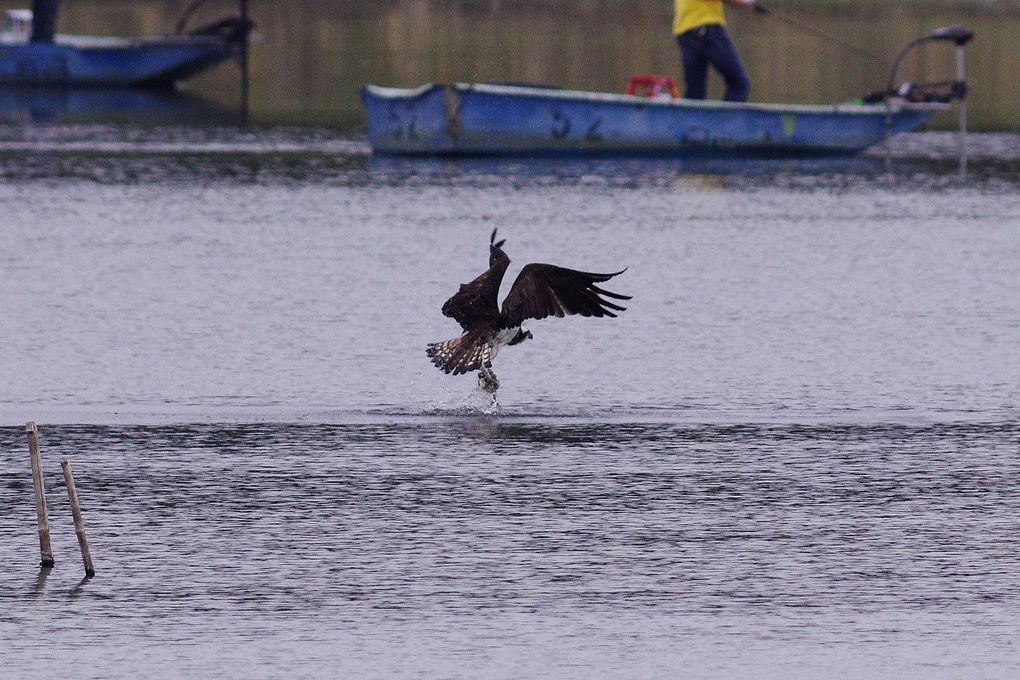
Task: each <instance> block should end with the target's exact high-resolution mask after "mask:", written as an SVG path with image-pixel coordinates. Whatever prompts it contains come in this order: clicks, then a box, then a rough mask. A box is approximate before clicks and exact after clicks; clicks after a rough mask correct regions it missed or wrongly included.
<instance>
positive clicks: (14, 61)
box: [0, 0, 251, 87]
mask: <svg viewBox="0 0 1020 680" xmlns="http://www.w3.org/2000/svg"><path fill="white" fill-rule="evenodd" d="M57 4H58V3H57V0H36V1H35V3H34V4H33V9H32V10H8V11H7V12H6V14H5V17H4V22H3V26H2V28H0V85H17V86H26V85H28V86H61V87H96V86H103V87H167V86H172V85H173V84H175V83H176V82H177V81H179V80H182V79H184V78H188V77H190V76H193V75H195V74H196V73H200V72H201V71H204V70H206V69H208V68H211V67H213V66H215V65H216V64H219V63H220V62H222V61H224V60H226V59H228V58H230V57H233V56H235V55H238V54H240V53H241V50H242V49H243V45H244V44H245V41H246V40H247V35H248V31H249V30H250V28H251V24H250V22H248V21H247V19H241V18H236V17H234V18H227V19H223V20H221V21H218V22H216V23H214V24H210V25H209V26H205V27H203V28H200V29H197V30H195V31H191V32H189V33H183V32H182V33H179V34H171V35H160V36H146V37H137V38H118V37H105V36H77V35H61V34H56V33H55V31H54V27H55V24H56V12H57Z"/></svg>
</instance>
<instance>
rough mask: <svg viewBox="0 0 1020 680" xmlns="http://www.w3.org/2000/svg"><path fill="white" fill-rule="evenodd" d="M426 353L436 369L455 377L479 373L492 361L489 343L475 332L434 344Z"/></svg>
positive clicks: (426, 349) (427, 348)
mask: <svg viewBox="0 0 1020 680" xmlns="http://www.w3.org/2000/svg"><path fill="white" fill-rule="evenodd" d="M425 353H426V354H427V355H428V356H429V357H430V358H431V359H432V363H433V364H435V365H436V368H438V369H440V370H442V371H445V372H446V373H452V374H453V375H459V374H461V373H468V372H470V371H477V370H478V369H480V368H481V367H482V366H483V365H490V364H491V361H492V353H491V350H490V349H489V343H488V342H486V341H485V337H484V335H483V334H481V333H477V332H474V331H469V332H467V333H465V334H464V335H462V336H460V337H459V338H454V339H453V340H446V341H445V342H433V343H431V344H430V345H429V346H428V347H426V348H425Z"/></svg>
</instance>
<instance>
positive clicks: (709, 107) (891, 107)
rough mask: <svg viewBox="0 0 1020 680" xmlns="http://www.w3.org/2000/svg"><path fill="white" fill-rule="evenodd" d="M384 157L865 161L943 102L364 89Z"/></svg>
mask: <svg viewBox="0 0 1020 680" xmlns="http://www.w3.org/2000/svg"><path fill="white" fill-rule="evenodd" d="M362 98H363V101H364V105H365V112H366V119H367V123H368V140H369V143H370V144H371V146H372V150H373V151H374V152H375V153H377V154H383V155H412V156H511V155H596V156H597V155H661V156H684V155H711V156H719V155H735V156H763V157H772V156H825V155H830V156H831V155H849V154H854V153H857V152H858V151H861V150H862V149H865V148H867V147H869V146H872V145H873V144H876V143H878V142H881V141H882V140H883V139H885V138H886V136H887V135H892V134H896V133H899V132H903V131H906V130H912V129H914V128H916V127H918V126H920V125H922V124H924V123H925V122H927V121H928V120H929V119H930V118H931V116H932V115H933V114H934V113H935V112H936V111H942V110H945V109H947V108H948V107H949V104H947V103H945V102H913V101H908V100H906V99H902V98H890V99H887V100H886V101H883V102H881V103H875V104H863V103H847V104H836V105H832V106H808V105H784V104H752V103H733V102H720V101H696V100H687V99H674V98H672V97H669V96H657V97H647V96H636V95H629V94H609V93H596V92H579V91H573V90H564V89H556V88H544V87H533V86H520V85H500V84H477V83H456V84H452V85H436V84H428V85H423V86H422V87H419V88H416V89H396V88H386V87H377V86H374V85H366V86H364V87H363V88H362Z"/></svg>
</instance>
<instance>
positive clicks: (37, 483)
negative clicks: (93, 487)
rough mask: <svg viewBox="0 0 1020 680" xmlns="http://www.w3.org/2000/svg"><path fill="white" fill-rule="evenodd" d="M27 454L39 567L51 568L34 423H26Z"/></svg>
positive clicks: (41, 474)
mask: <svg viewBox="0 0 1020 680" xmlns="http://www.w3.org/2000/svg"><path fill="white" fill-rule="evenodd" d="M25 431H26V432H27V433H28V452H29V454H30V455H31V457H32V486H34V487H35V515H36V519H38V520H39V552H40V553H41V554H42V559H41V560H40V562H39V566H41V567H52V566H53V564H54V562H53V548H52V547H51V546H50V520H49V516H48V515H47V513H46V489H45V487H44V486H43V473H42V457H41V456H40V455H39V430H38V429H36V427H35V423H27V424H26V425H25Z"/></svg>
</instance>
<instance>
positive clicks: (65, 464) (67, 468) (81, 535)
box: [60, 458, 96, 578]
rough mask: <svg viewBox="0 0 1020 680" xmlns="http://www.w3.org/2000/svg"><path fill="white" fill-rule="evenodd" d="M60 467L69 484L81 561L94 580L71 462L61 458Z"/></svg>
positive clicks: (69, 496) (68, 492) (68, 494)
mask: <svg viewBox="0 0 1020 680" xmlns="http://www.w3.org/2000/svg"><path fill="white" fill-rule="evenodd" d="M60 467H62V468H64V481H65V482H67V497H68V499H69V500H70V501H71V516H72V517H74V533H76V534H78V547H80V548H81V561H82V562H83V563H84V564H85V576H86V577H88V578H92V577H93V576H95V575H96V568H95V567H94V566H92V553H90V552H89V541H88V539H87V538H85V520H84V519H82V517H81V506H79V505H78V490H77V489H75V487H74V475H73V474H71V461H69V460H67V458H61V459H60Z"/></svg>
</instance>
